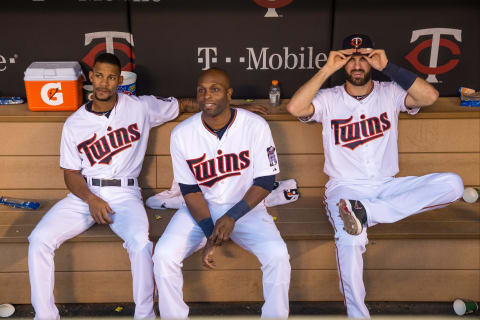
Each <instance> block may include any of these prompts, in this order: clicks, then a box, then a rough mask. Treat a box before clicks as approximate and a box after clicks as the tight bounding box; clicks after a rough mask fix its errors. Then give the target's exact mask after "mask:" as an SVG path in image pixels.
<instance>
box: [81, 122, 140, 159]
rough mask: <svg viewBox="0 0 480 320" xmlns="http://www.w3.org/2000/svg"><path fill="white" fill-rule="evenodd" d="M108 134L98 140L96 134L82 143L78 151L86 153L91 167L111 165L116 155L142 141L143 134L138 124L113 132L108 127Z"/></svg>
mask: <svg viewBox="0 0 480 320" xmlns="http://www.w3.org/2000/svg"><path fill="white" fill-rule="evenodd" d="M107 130H108V131H109V133H108V134H106V135H105V136H103V137H101V138H98V139H97V134H96V133H95V134H94V135H93V136H92V137H91V138H90V139H87V140H85V141H83V142H81V143H80V144H79V145H78V146H77V149H78V151H79V152H80V153H82V152H83V153H85V155H86V157H87V159H88V161H90V166H92V167H93V166H94V165H95V164H97V163H101V164H110V162H111V161H112V158H113V156H114V155H116V154H118V153H120V152H122V151H123V150H126V149H128V148H130V147H131V146H132V143H133V142H135V141H137V140H140V137H141V133H140V131H139V130H138V125H137V124H136V123H134V124H131V125H129V126H128V127H127V128H119V129H116V130H113V131H112V127H108V128H107Z"/></svg>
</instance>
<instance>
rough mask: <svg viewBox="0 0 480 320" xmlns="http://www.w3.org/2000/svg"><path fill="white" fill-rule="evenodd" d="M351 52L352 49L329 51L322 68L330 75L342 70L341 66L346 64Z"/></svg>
mask: <svg viewBox="0 0 480 320" xmlns="http://www.w3.org/2000/svg"><path fill="white" fill-rule="evenodd" d="M353 52H354V49H347V50H340V51H330V54H329V55H328V59H327V62H326V63H325V65H324V66H323V68H325V69H327V70H329V71H330V72H331V73H332V74H333V73H335V72H336V71H337V70H339V69H341V68H343V66H344V65H346V64H347V62H348V61H349V60H350V56H351V55H352V54H353Z"/></svg>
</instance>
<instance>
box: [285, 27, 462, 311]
mask: <svg viewBox="0 0 480 320" xmlns="http://www.w3.org/2000/svg"><path fill="white" fill-rule="evenodd" d="M342 68H343V69H344V71H345V75H346V80H347V81H346V82H345V84H344V85H341V86H337V87H334V88H329V89H320V88H321V87H322V85H323V84H324V83H325V81H326V80H327V79H328V78H329V77H330V76H331V75H332V74H334V73H335V72H337V71H338V70H340V69H342ZM372 68H373V69H375V70H378V71H381V72H383V74H385V75H387V76H388V77H390V79H391V80H392V82H378V81H373V80H372V78H371V71H372ZM437 97H438V92H437V90H435V88H433V86H431V85H430V84H428V83H427V82H425V81H424V80H423V79H421V78H419V77H417V76H416V75H415V74H413V73H412V72H410V71H408V70H405V69H403V68H401V67H399V66H396V65H394V64H393V63H392V62H390V61H389V60H388V59H387V55H386V54H385V51H384V50H382V49H374V46H373V43H372V41H371V39H370V38H369V37H368V36H366V35H361V34H354V35H351V36H348V37H346V38H345V39H344V41H343V47H342V50H339V51H331V52H330V54H329V57H328V60H327V62H326V63H325V65H324V66H323V67H322V68H321V69H320V70H319V71H318V72H317V73H316V74H315V75H314V76H313V77H312V78H311V79H310V80H309V81H308V82H307V83H305V84H304V85H303V86H302V87H300V88H299V89H298V90H297V92H296V93H295V94H294V96H293V97H292V99H291V100H290V102H289V104H288V106H287V109H288V111H289V112H290V113H291V114H293V115H294V116H296V117H299V118H300V120H302V121H305V122H320V123H322V125H323V129H322V130H323V133H322V136H323V148H324V151H325V166H324V171H325V173H326V174H327V175H328V176H329V178H330V179H329V181H328V183H327V184H326V190H325V204H326V212H327V215H328V218H329V221H330V223H331V224H332V226H333V229H334V231H335V245H336V253H337V267H338V275H339V279H340V281H339V282H340V283H339V286H340V291H341V293H342V294H343V295H344V299H345V306H346V308H347V313H348V316H349V317H353V318H368V317H370V314H369V312H368V309H367V307H366V306H365V302H364V299H365V287H364V284H363V258H362V254H363V253H364V252H365V245H366V244H367V242H368V239H367V226H368V227H372V226H374V225H376V224H378V223H393V222H396V221H398V220H401V219H404V218H406V217H408V216H410V215H413V214H417V213H420V212H422V211H426V210H431V209H435V208H440V207H442V206H446V205H448V204H449V203H452V202H453V201H456V200H457V199H459V198H460V197H461V196H462V194H463V183H462V179H461V178H460V177H459V176H458V175H456V174H454V173H434V174H429V175H426V176H422V177H401V178H396V177H395V175H396V174H397V173H398V172H399V168H398V145H397V140H398V139H397V138H398V133H397V129H398V115H399V113H400V112H408V113H409V114H411V115H413V114H415V113H417V112H418V110H419V109H420V108H421V107H424V106H428V105H431V104H433V103H434V102H435V101H436V99H437Z"/></svg>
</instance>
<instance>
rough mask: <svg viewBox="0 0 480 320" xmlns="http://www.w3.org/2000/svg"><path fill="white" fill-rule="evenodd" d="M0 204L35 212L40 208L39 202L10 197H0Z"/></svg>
mask: <svg viewBox="0 0 480 320" xmlns="http://www.w3.org/2000/svg"><path fill="white" fill-rule="evenodd" d="M0 204H3V205H6V206H9V207H13V208H19V209H29V210H37V209H38V208H39V207H40V203H39V202H36V201H30V200H22V199H16V198H10V197H0Z"/></svg>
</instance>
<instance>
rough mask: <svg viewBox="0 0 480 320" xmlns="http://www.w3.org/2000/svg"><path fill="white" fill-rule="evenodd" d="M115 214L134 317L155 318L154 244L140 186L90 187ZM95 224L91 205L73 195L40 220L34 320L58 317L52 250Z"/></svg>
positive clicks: (34, 253) (33, 252)
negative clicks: (127, 263)
mask: <svg viewBox="0 0 480 320" xmlns="http://www.w3.org/2000/svg"><path fill="white" fill-rule="evenodd" d="M91 191H92V192H93V193H94V194H96V195H97V196H99V197H100V198H102V199H103V200H105V201H106V202H107V203H108V204H109V205H110V207H111V208H112V210H113V211H114V212H115V214H113V215H111V218H112V220H113V223H112V224H110V228H111V229H112V230H113V232H115V234H117V235H118V236H119V237H120V238H122V240H123V241H124V244H123V247H124V248H126V249H127V252H128V255H129V257H130V263H131V269H132V278H133V300H134V302H135V315H134V317H135V319H145V318H149V319H150V318H152V319H153V318H155V312H154V306H153V304H154V301H153V293H154V278H153V262H152V248H153V245H152V242H151V241H150V240H149V238H148V218H147V215H146V212H145V208H144V206H143V201H142V196H141V194H140V189H138V188H137V187H91ZM94 223H95V221H94V220H93V218H92V216H91V215H90V211H89V208H88V205H87V204H86V203H85V202H84V201H82V200H81V199H80V198H78V197H77V196H75V195H73V194H71V193H70V194H69V195H67V197H66V198H64V199H62V200H60V201H59V202H57V203H56V204H55V205H54V206H53V207H52V208H51V209H50V210H49V211H48V212H47V213H46V214H45V216H44V217H43V218H42V220H41V221H40V222H39V223H38V225H37V226H36V227H35V229H34V230H33V231H32V233H31V234H30V236H29V238H28V240H29V241H30V246H29V248H28V269H29V274H30V286H31V300H32V305H33V307H34V309H35V319H36V320H43V319H45V320H52V319H59V318H60V316H59V313H58V309H57V307H56V306H55V302H54V297H53V287H54V280H55V272H54V271H55V268H54V260H53V257H54V251H55V250H56V249H57V248H58V247H59V246H60V245H61V244H62V243H63V242H65V241H67V240H68V239H71V238H73V237H75V236H77V235H79V234H80V233H82V232H84V231H85V230H87V229H89V228H90V227H91V226H92V225H93V224H94Z"/></svg>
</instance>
